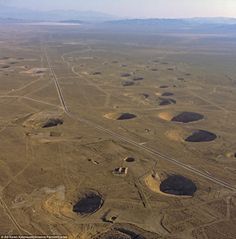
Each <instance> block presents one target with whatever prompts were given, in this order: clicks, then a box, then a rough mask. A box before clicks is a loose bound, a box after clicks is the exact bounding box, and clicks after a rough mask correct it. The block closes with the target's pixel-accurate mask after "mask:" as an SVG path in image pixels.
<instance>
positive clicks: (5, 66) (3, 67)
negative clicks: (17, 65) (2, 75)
mask: <svg viewBox="0 0 236 239" xmlns="http://www.w3.org/2000/svg"><path fill="white" fill-rule="evenodd" d="M8 68H10V66H8V65H4V66H2V69H8Z"/></svg>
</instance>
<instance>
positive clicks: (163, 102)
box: [159, 98, 176, 106]
mask: <svg viewBox="0 0 236 239" xmlns="http://www.w3.org/2000/svg"><path fill="white" fill-rule="evenodd" d="M171 104H176V100H174V99H171V98H159V105H160V106H165V105H171Z"/></svg>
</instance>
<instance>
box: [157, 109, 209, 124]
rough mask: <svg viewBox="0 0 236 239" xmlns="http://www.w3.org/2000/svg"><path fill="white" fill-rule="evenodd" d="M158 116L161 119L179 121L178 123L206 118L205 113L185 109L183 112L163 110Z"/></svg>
mask: <svg viewBox="0 0 236 239" xmlns="http://www.w3.org/2000/svg"><path fill="white" fill-rule="evenodd" d="M158 117H159V118H160V119H163V120H166V121H172V122H178V123H185V124H186V123H191V122H195V121H199V120H202V119H203V118H204V115H202V114H199V113H195V112H188V111H184V112H181V113H176V112H161V113H160V114H159V115H158Z"/></svg>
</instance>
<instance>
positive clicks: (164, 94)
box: [161, 92, 174, 96]
mask: <svg viewBox="0 0 236 239" xmlns="http://www.w3.org/2000/svg"><path fill="white" fill-rule="evenodd" d="M173 95H174V94H173V93H171V92H164V93H163V94H162V95H161V96H173Z"/></svg>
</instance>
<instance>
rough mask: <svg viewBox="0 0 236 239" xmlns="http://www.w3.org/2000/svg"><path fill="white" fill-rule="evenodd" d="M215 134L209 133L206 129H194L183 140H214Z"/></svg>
mask: <svg viewBox="0 0 236 239" xmlns="http://www.w3.org/2000/svg"><path fill="white" fill-rule="evenodd" d="M216 138H217V136H216V135H215V134H214V133H211V132H209V131H206V130H196V131H194V132H193V133H192V134H191V135H190V136H188V137H187V138H186V139H185V141H186V142H193V143H194V142H196V143H198V142H210V141H214V140H215V139H216Z"/></svg>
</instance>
